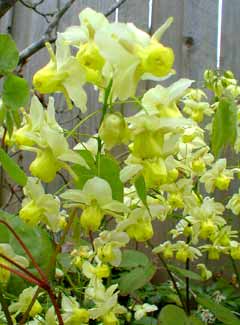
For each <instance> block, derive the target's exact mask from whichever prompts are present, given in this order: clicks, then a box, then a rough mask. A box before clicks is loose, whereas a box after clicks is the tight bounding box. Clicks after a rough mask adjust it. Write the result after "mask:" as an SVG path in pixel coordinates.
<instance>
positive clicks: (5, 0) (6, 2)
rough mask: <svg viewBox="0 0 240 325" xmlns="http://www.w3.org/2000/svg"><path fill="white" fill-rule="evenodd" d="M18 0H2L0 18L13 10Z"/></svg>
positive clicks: (0, 2) (0, 1) (0, 0)
mask: <svg viewBox="0 0 240 325" xmlns="http://www.w3.org/2000/svg"><path fill="white" fill-rule="evenodd" d="M17 1H18V0H0V18H1V17H3V16H4V15H5V14H6V13H7V12H8V10H9V9H11V8H12V7H13V6H14V5H15V4H16V2H17Z"/></svg>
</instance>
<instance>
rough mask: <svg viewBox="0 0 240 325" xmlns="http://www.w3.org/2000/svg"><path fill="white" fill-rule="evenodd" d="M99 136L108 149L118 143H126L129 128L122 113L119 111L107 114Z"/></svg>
mask: <svg viewBox="0 0 240 325" xmlns="http://www.w3.org/2000/svg"><path fill="white" fill-rule="evenodd" d="M99 136H100V138H101V139H102V140H103V141H104V145H105V147H106V149H108V150H110V149H112V148H113V147H114V146H116V145H118V144H121V143H126V142H127V140H128V138H129V130H128V126H127V123H126V121H125V119H124V117H123V116H122V114H121V113H119V112H116V113H109V114H106V116H105V118H104V120H103V122H102V124H101V127H100V129H99Z"/></svg>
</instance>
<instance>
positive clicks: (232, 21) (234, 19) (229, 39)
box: [220, 0, 240, 79]
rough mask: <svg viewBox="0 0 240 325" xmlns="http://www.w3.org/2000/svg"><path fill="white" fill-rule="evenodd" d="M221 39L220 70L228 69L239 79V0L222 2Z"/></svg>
mask: <svg viewBox="0 0 240 325" xmlns="http://www.w3.org/2000/svg"><path fill="white" fill-rule="evenodd" d="M222 14H223V16H222V38H221V60H220V65H221V66H220V67H221V69H224V70H225V69H226V70H227V69H230V70H232V71H233V72H234V73H235V74H236V77H237V78H238V79H239V78H240V37H239V29H240V20H239V15H240V3H239V0H231V1H229V0H225V1H223V11H222Z"/></svg>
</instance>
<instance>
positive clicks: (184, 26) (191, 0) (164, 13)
mask: <svg viewBox="0 0 240 325" xmlns="http://www.w3.org/2000/svg"><path fill="white" fill-rule="evenodd" d="M38 1H39V0H18V1H16V4H15V6H13V7H12V9H11V10H10V11H8V13H7V14H6V15H4V16H3V17H2V18H1V19H0V33H10V34H11V35H12V36H13V38H14V39H15V40H16V42H17V45H18V47H19V50H20V51H21V50H23V49H25V48H26V47H28V46H29V45H30V44H32V43H33V42H34V41H37V40H38V39H39V38H40V37H41V36H42V35H43V33H44V31H45V30H46V28H47V25H48V23H47V22H46V20H45V19H44V17H42V16H41V15H39V14H37V13H36V12H34V11H33V10H32V9H29V8H27V7H26V6H24V5H23V3H22V2H25V3H30V4H31V3H36V2H38ZM219 1H220V0H126V1H125V2H124V3H123V4H122V6H121V7H120V8H119V10H118V11H117V12H116V11H115V12H113V13H112V14H111V15H110V17H109V19H110V20H111V21H114V20H116V18H118V20H119V21H123V22H126V21H131V22H133V23H135V24H136V26H137V27H140V28H142V29H143V30H145V31H148V32H150V33H152V32H153V31H154V30H155V29H156V28H158V27H159V26H160V25H161V24H162V23H163V22H164V21H165V20H166V19H167V17H169V16H173V17H174V24H173V25H172V26H171V28H170V29H169V30H168V31H167V33H166V34H165V35H164V43H165V44H167V45H169V46H171V47H172V48H173V49H174V51H175V56H176V61H175V69H176V71H177V74H176V76H174V77H173V79H174V78H175V79H176V78H179V77H188V78H191V79H194V80H196V82H197V84H201V82H202V75H203V71H204V70H205V69H206V68H216V66H217V39H218V18H219V17H218V6H219ZM222 1H223V11H222V37H221V58H220V63H221V66H220V68H223V69H232V70H233V71H234V72H235V73H236V75H237V76H238V77H240V65H239V62H240V34H239V33H238V29H239V28H240V20H239V16H240V0H222ZM67 2H68V0H45V1H43V3H42V4H41V5H40V6H39V7H38V9H39V10H40V11H42V12H54V11H56V10H59V9H60V8H62V7H63V6H64V5H65V4H66V3H67ZM116 2H117V0H76V1H75V2H74V4H73V5H72V7H71V8H70V9H69V10H68V11H67V13H66V14H65V15H64V16H63V18H62V19H61V20H60V22H59V24H58V25H57V26H56V30H55V33H56V32H57V31H63V30H64V29H65V28H66V27H67V26H70V25H74V24H79V20H78V13H79V12H80V11H81V10H82V9H84V8H86V7H91V8H93V9H95V10H97V11H100V12H103V13H105V12H106V11H107V10H108V9H109V8H111V6H113V5H114V4H116ZM0 3H1V1H0ZM49 19H51V17H49ZM48 60H49V58H48V54H47V51H46V49H41V50H40V51H39V52H38V53H36V54H35V55H33V56H32V57H31V58H30V59H29V60H28V62H27V64H26V65H24V69H23V72H24V76H25V77H26V78H27V79H28V80H29V82H30V83H31V80H32V76H33V74H34V72H35V71H37V70H38V69H39V68H40V67H41V66H43V65H45V64H46V63H47V62H48ZM150 84H151V83H150ZM144 86H145V87H148V86H149V84H148V83H146V84H145V85H144ZM88 93H89V99H88V108H89V109H88V112H91V111H93V110H95V108H96V99H97V94H96V92H94V91H93V90H89V91H88ZM64 106H65V101H64V99H63V98H62V97H61V96H58V97H57V107H58V112H59V114H61V112H62V111H63V109H62V108H64ZM75 116H76V118H79V111H76V110H73V111H71V112H67V113H64V114H63V115H59V116H58V118H59V120H61V122H62V123H63V124H64V127H65V128H70V127H72V125H74V124H75V123H76V119H75ZM80 118H81V116H80ZM96 125H97V118H93V119H91V120H89V122H88V123H87V124H86V126H84V127H83V128H82V130H81V132H83V133H93V132H94V131H95V129H96Z"/></svg>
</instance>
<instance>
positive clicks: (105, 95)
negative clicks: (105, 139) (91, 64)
mask: <svg viewBox="0 0 240 325" xmlns="http://www.w3.org/2000/svg"><path fill="white" fill-rule="evenodd" d="M112 84H113V80H112V79H111V80H110V82H109V84H108V86H107V88H106V89H105V93H104V101H103V106H102V116H101V120H100V123H99V128H98V129H100V127H101V125H102V122H103V120H104V117H105V115H106V113H107V109H108V99H109V96H110V93H111V89H112ZM97 140H98V152H97V166H98V167H99V164H98V162H99V156H100V154H101V151H102V140H101V139H100V137H99V136H98V138H97Z"/></svg>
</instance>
